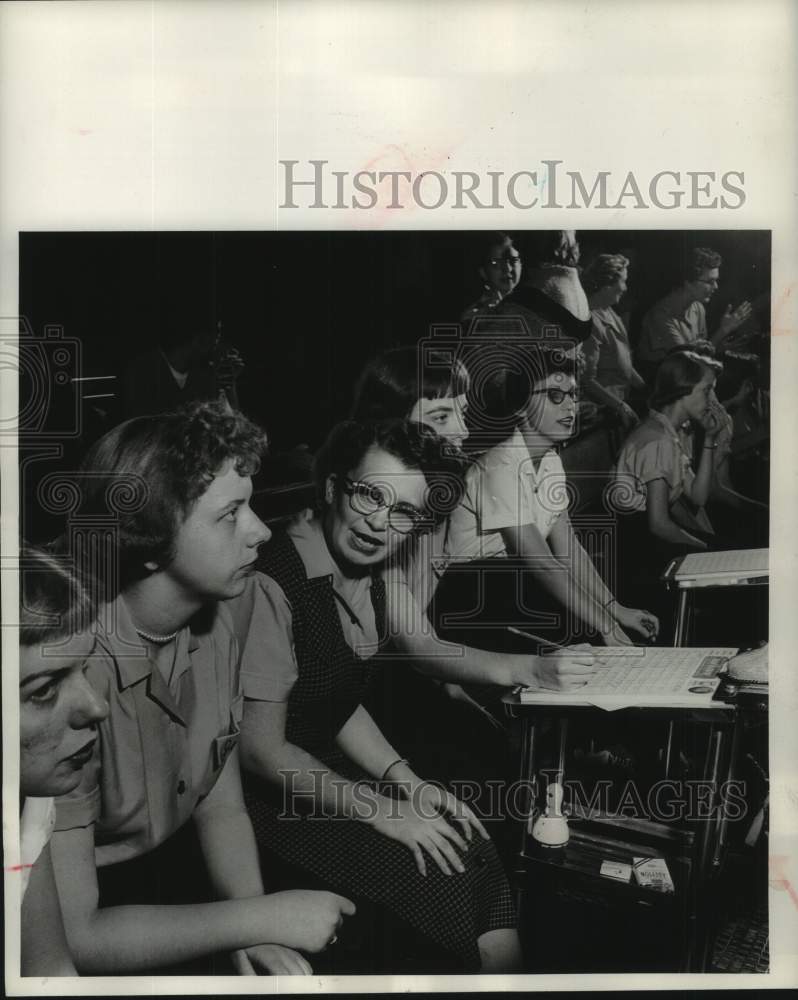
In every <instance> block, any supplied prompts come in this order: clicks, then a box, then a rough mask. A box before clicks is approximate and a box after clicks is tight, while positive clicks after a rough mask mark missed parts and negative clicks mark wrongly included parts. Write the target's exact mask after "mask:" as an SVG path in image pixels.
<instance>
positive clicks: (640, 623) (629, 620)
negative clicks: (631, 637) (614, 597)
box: [612, 604, 659, 641]
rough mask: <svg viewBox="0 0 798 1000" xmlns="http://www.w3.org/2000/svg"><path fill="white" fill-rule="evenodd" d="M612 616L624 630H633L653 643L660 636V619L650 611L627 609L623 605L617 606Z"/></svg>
mask: <svg viewBox="0 0 798 1000" xmlns="http://www.w3.org/2000/svg"><path fill="white" fill-rule="evenodd" d="M612 614H613V617H614V618H615V620H616V621H617V622H618V624H619V625H620V626H621V627H622V628H623V629H624V630H628V629H631V630H632V631H633V632H637V634H638V635H641V636H642V637H643V638H644V639H647V640H649V641H651V640H653V639H656V638H657V635H658V634H659V619H658V618H657V616H656V615H652V614H651V612H650V611H641V610H640V609H639V608H625V607H624V606H623V605H622V604H615V605H614V606H613V609H612Z"/></svg>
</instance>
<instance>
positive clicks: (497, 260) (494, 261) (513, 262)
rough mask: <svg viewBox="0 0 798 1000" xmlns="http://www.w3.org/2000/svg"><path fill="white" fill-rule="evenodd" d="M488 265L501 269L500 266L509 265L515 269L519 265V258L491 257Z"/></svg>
mask: <svg viewBox="0 0 798 1000" xmlns="http://www.w3.org/2000/svg"><path fill="white" fill-rule="evenodd" d="M488 263H489V264H490V266H491V267H501V265H502V264H509V265H510V266H511V267H516V266H518V265H520V263H521V258H520V257H510V256H507V257H492V258H491V259H490V260H489V261H488Z"/></svg>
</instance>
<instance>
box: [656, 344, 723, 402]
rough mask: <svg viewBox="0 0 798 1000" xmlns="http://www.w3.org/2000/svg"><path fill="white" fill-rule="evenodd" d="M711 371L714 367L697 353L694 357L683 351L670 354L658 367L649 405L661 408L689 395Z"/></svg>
mask: <svg viewBox="0 0 798 1000" xmlns="http://www.w3.org/2000/svg"><path fill="white" fill-rule="evenodd" d="M710 372H712V367H711V366H710V365H709V364H708V363H707V361H706V360H705V359H703V358H700V357H699V356H698V355H696V354H694V355H693V356H692V357H690V355H689V353H685V352H683V351H680V352H678V353H671V354H668V355H667V356H666V357H665V358H663V360H662V361H661V362H660V364H659V367H658V368H657V372H656V376H655V378H654V391H653V393H652V394H651V399H650V400H649V405H650V406H651V408H652V409H654V410H661V409H662V407H663V406H667V405H668V404H669V403H675V402H676V401H677V400H679V399H682V398H683V397H684V396H689V395H690V393H691V392H692V391H693V389H695V387H696V386H697V385H698V383H699V382H700V381H701V379H702V378H703V377H704V376H705V375H707V374H708V373H710ZM713 374H714V373H713Z"/></svg>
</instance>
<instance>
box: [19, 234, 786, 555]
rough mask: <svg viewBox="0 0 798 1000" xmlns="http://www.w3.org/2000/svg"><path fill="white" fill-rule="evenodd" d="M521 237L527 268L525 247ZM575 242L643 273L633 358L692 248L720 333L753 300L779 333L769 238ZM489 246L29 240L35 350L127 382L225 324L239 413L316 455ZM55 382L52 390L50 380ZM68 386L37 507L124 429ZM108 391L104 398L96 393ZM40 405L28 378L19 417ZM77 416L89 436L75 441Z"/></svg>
mask: <svg viewBox="0 0 798 1000" xmlns="http://www.w3.org/2000/svg"><path fill="white" fill-rule="evenodd" d="M511 235H513V236H514V238H515V240H516V245H517V246H518V247H519V249H520V250H521V253H522V256H523V237H524V233H523V232H516V233H513V234H511ZM578 238H579V242H580V245H581V248H582V263H583V264H584V263H586V262H587V261H589V259H590V258H591V257H592V256H594V255H595V254H597V253H608V252H621V253H624V254H625V255H626V256H628V257H629V258H630V259H631V261H632V264H631V267H630V272H629V292H628V293H627V295H626V296H625V297H624V299H623V300H622V302H621V303H620V305H619V307H618V308H619V310H620V311H621V312H622V313H625V314H627V316H628V319H629V323H630V333H631V335H632V341H633V343H634V339H635V336H636V333H637V330H638V328H639V322H640V319H641V318H642V315H643V313H644V312H645V310H646V309H647V308H648V307H649V306H650V305H651V304H652V303H653V302H655V301H656V300H657V299H658V298H660V297H662V296H663V295H664V294H666V293H667V292H668V291H669V290H670V289H671V288H673V287H675V286H676V285H677V284H678V283H679V280H680V269H681V265H682V263H683V261H684V259H685V256H686V254H687V253H688V251H689V250H690V248H692V247H695V246H708V247H712V248H714V249H716V250H717V251H718V252H720V253H721V254H722V256H723V266H722V268H721V284H720V289H719V291H718V293H717V294H716V295H715V297H714V298H713V300H712V302H711V303H710V305H709V309H708V324H709V328H710V330H712V329H713V328H714V326H715V324H716V322H717V319H718V316H719V315H720V313H721V312H722V310H723V308H725V305H726V304H727V303H729V302H730V303H732V304H734V305H736V304H738V303H739V302H740V301H742V300H743V299H749V300H750V301H751V302H752V303H753V304H754V305H755V307H756V312H757V315H756V318H755V322H756V325H757V326H758V328H759V330H760V331H761V332H763V333H765V334H767V333H768V332H769V320H770V233H769V232H766V231H734V232H732V231H725V232H716V231H697V232H696V231H693V232H685V231H681V230H673V231H662V230H657V231H645V230H634V231H613V232H607V231H602V230H596V231H584V230H582V231H580V232H579V233H578ZM484 240H485V234H484V233H477V232H463V231H458V232H390V233H387V232H367V233H366V232H332V233H328V232H268V233H241V232H216V233H211V232H208V233H203V232H199V233H172V232H169V233H164V232H160V233H150V232H141V233H131V232H119V233H116V232H87V233H75V232H70V233H22V234H20V248H19V249H20V312H21V314H22V316H23V317H24V319H25V320H26V322H27V328H28V330H30V331H32V332H33V334H34V336H35V337H37V338H38V337H42V336H43V335H44V332H45V328H46V327H48V326H56V327H60V328H62V329H63V336H64V337H65V338H73V339H74V340H77V341H78V342H79V345H80V358H79V359H75V360H74V361H71V362H69V364H71V365H72V366H73V371H72V374H77V375H82V376H96V375H119V374H121V372H122V370H123V369H124V366H125V365H126V363H127V362H128V361H129V360H131V359H132V358H133V357H135V356H136V355H137V354H139V353H142V352H144V351H147V350H148V349H150V348H151V347H152V346H154V344H155V341H156V336H157V331H158V325H159V322H165V318H164V317H165V316H167V315H175V314H177V315H180V316H181V317H184V318H185V320H186V322H188V323H192V324H196V325H197V326H198V327H201V326H205V325H207V326H213V325H215V324H216V322H217V321H221V323H222V334H223V338H224V340H225V341H226V342H227V343H229V344H232V345H233V346H235V347H236V348H237V349H238V350H239V351H240V352H241V354H242V356H243V358H244V361H245V363H246V368H245V370H244V373H243V375H242V376H241V378H240V380H239V387H238V388H239V400H240V405H241V409H242V410H243V411H244V412H245V413H247V414H248V415H249V416H250V417H252V418H253V419H255V420H257V421H258V422H259V423H261V424H262V425H263V426H264V427H265V428H266V430H267V431H268V433H269V437H270V440H271V442H272V450H273V452H280V451H285V450H287V449H290V448H292V447H294V446H295V445H297V444H301V443H305V444H307V445H308V446H309V447H310V448H311V449H313V448H316V447H317V446H318V445H319V444H320V443H321V441H322V440H323V439H324V437H325V436H326V433H327V431H328V430H329V429H330V427H331V426H332V425H333V424H334V423H335V422H336V421H337V420H340V419H342V418H345V417H346V416H347V415H348V412H349V409H350V407H351V404H352V392H353V387H354V384H355V381H356V379H357V376H358V374H359V372H360V370H361V368H362V366H363V364H364V363H365V361H366V360H367V359H368V358H370V357H372V356H373V355H375V354H377V353H379V352H380V351H381V350H383V349H385V348H386V347H389V346H394V345H397V344H412V343H415V342H416V341H417V340H419V339H420V338H421V337H423V336H426V335H427V334H428V333H429V330H430V327H431V325H433V324H436V325H437V324H440V325H451V324H454V323H457V322H458V320H459V318H460V316H461V314H462V312H463V310H464V309H465V308H466V307H467V306H468V305H469V304H470V303H472V302H473V301H474V300H475V299H476V298H477V297H478V296H479V294H480V291H481V279H480V278H479V277H478V274H477V268H478V266H479V263H480V255H481V251H482V249H483V246H484ZM50 354H52V351H50ZM48 357H49V355H48ZM48 364H50V362H49V361H48ZM67 367H68V366H67ZM47 378H49V380H50V384H51V387H53V386H55V379H54V377H53V375H52V368H51V371H50V374H49V375H48V376H47ZM68 383H69V380H68V379H63V384H62V385H61V387H60V388H57V387H56V388H54V389H53V392H52V399H51V400H49V401H48V403H47V405H46V406H45V407H44V409H43V413H44V415H43V422H42V423H39V424H37V425H36V433H35V434H34V435H33V437H32V438H30V439H26V441H23V442H22V444H23V447H22V449H21V450H22V454H23V460H24V457H25V455H26V454H27V448H28V444H29V443H30V442H31V441H32V443H33V445H34V446H35V447H36V448H39V446H40V443H41V440H43V439H47V438H48V437H50V435H52V437H53V438H54V439H55V440H57V441H58V443H59V445H60V452H61V454H60V456H59V457H55V456H53V457H48V456H47V455H46V454H45V453H41V452H40V453H39V454H38V456H37V458H36V461H35V463H34V466H35V467H31V469H30V474H28V472H26V473H25V474H24V475H22V476H21V487H22V489H23V491H25V496H26V498H27V499H28V500H29V499H30V497H32V496H33V492H34V491H35V489H36V488H37V486H36V484H37V482H38V480H39V478H40V477H41V476H42V475H43V474H45V473H46V471H47V470H49V469H53V468H59V467H60V468H62V469H71V468H75V467H76V465H77V463H78V461H79V460H80V456H81V454H82V452H83V451H84V450H85V447H86V446H87V445H88V443H90V441H91V440H92V439H94V438H96V437H97V436H99V435H100V434H102V433H103V432H104V431H105V430H107V429H108V428H109V427H110V426H113V424H114V423H115V422H117V420H118V419H119V413H118V410H117V409H116V404H115V401H114V400H113V399H110V400H103V401H101V402H100V403H99V404H94V403H93V404H91V405H87V404H85V403H83V404H81V403H80V402H79V400H77V399H76V398H75V397H74V389H73V387H72V386H70V385H69V384H68ZM109 387H110V388H111V389H112V388H113V383H112V382H106V383H98V384H92V391H97V390H98V389H101V390H103V391H107V390H108V389H109ZM88 391H89V390H88V388H87V389H86V392H88ZM31 394H32V389H31V387H30V385H27V384H26V383H25V377H24V373H23V378H22V379H21V383H20V407H21V409H23V408H24V407H25V405H26V399H27V398H28V397H30V396H31ZM76 408H77V411H78V413H77V423H78V424H79V426H80V433H79V434H74V435H73V436H71V437H64V436H63V435H62V428H66V427H68V426H69V425H70V423H71V422H72V423H74V422H75V421H74V420H72V415H71V414H72V411H73V410H75V409H76ZM45 410H46V412H44V411H45ZM48 432H49V433H48ZM23 506H24V507H27V508H28V513H29V515H30V517H29V519H28V524H27V527H26V526H24V525H23V530H27V532H28V537H29V539H30V540H34V539H35V537H36V536H40V535H41V534H42V533H44V534H46V533H47V530H48V526H47V525H46V524H45V523H44V521H42V525H41V527H39V528H37V527H35V526H34V523H33V521H34V520H39V519H40V516H39V512H38V511H36V510H34V507H35V506H36V505H35V504H30V503H26V504H24V505H23Z"/></svg>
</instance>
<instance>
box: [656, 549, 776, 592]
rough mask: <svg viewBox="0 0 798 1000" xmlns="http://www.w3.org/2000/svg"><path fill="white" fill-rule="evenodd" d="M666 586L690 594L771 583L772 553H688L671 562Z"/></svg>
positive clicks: (742, 551) (731, 551) (732, 551)
mask: <svg viewBox="0 0 798 1000" xmlns="http://www.w3.org/2000/svg"><path fill="white" fill-rule="evenodd" d="M662 579H663V580H664V581H665V583H667V584H669V585H671V586H673V585H675V586H677V587H679V589H680V590H689V589H693V588H699V587H739V586H742V585H744V584H748V583H762V582H766V581H767V580H769V579H770V550H769V549H724V550H721V551H718V552H688V553H687V555H684V556H679V557H678V558H676V559H673V560H671V562H670V563H669V564H668V566H667V568H666V570H665V572H664V573H663V575H662Z"/></svg>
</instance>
